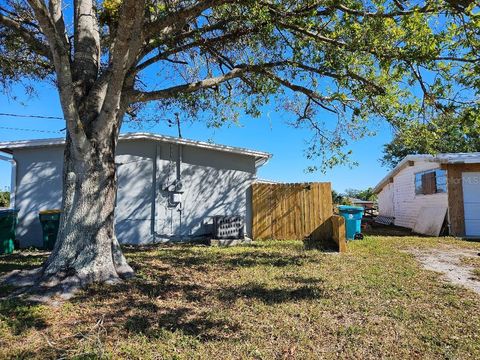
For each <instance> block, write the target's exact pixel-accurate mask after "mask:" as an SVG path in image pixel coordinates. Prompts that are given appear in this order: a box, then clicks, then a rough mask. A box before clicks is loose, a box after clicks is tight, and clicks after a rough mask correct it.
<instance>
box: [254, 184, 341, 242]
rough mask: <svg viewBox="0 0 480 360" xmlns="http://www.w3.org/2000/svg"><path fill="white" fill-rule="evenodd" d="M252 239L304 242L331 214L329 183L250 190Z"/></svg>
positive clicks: (260, 186) (285, 185) (265, 187)
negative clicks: (298, 240)
mask: <svg viewBox="0 0 480 360" xmlns="http://www.w3.org/2000/svg"><path fill="white" fill-rule="evenodd" d="M252 200H253V229H252V230H253V238H254V239H304V238H305V237H306V236H309V235H310V234H311V233H312V232H313V231H315V230H316V229H317V228H318V227H319V226H321V225H322V224H324V223H325V222H326V221H327V220H328V218H330V217H331V216H332V214H333V208H332V191H331V187H330V183H301V184H265V183H255V184H253V188H252Z"/></svg>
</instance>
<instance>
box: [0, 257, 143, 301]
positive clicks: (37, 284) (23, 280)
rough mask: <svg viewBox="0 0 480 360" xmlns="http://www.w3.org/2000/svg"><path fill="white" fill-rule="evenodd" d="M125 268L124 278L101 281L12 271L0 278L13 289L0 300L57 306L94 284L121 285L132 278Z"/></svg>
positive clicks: (33, 271)
mask: <svg viewBox="0 0 480 360" xmlns="http://www.w3.org/2000/svg"><path fill="white" fill-rule="evenodd" d="M127 267H128V268H123V271H124V274H125V275H126V276H125V277H123V276H122V277H120V275H119V276H117V277H113V276H110V277H109V278H107V279H105V280H103V281H90V280H89V278H88V277H81V276H79V275H70V274H69V275H67V274H65V273H63V274H62V273H59V274H56V275H53V276H48V275H47V276H46V275H45V274H44V272H43V270H44V268H43V267H39V268H35V269H32V270H13V271H11V272H10V273H8V274H6V275H4V276H2V277H0V285H7V286H12V287H14V290H13V292H12V293H10V294H9V295H8V296H4V297H2V296H0V300H6V299H12V298H19V297H21V298H22V299H25V300H27V301H31V302H34V303H42V304H48V305H58V304H59V303H61V302H63V301H67V300H70V299H71V298H73V297H74V296H75V295H77V294H78V293H79V292H80V291H81V290H83V289H85V288H86V287H87V286H88V285H91V284H93V283H94V282H97V283H104V284H109V285H114V284H118V283H122V282H123V279H127V278H131V277H133V276H134V273H133V270H132V269H131V267H130V266H129V265H128V264H127ZM90 279H91V278H90Z"/></svg>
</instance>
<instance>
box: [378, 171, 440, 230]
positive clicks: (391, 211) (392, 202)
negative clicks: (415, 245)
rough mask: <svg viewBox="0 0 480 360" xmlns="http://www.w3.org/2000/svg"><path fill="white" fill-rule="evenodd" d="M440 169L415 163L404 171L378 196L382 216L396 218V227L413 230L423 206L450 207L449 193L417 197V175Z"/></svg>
mask: <svg viewBox="0 0 480 360" xmlns="http://www.w3.org/2000/svg"><path fill="white" fill-rule="evenodd" d="M439 167H440V166H439V164H438V163H435V162H428V161H415V164H414V166H406V167H405V168H404V169H402V170H401V171H400V172H399V173H398V174H397V175H395V177H394V178H393V183H389V184H387V185H385V187H384V188H383V189H382V191H381V192H380V193H379V194H378V207H379V213H380V215H385V216H394V217H395V225H397V226H403V227H406V228H410V229H411V228H413V227H414V225H415V221H416V219H417V216H418V213H419V211H420V209H421V208H422V207H423V206H445V207H446V206H448V196H447V193H442V194H431V195H415V173H418V172H422V171H426V170H432V169H438V168H439Z"/></svg>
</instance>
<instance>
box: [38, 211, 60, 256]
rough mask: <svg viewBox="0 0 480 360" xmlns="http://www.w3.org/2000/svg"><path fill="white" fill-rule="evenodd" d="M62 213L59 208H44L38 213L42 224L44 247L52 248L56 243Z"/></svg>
mask: <svg viewBox="0 0 480 360" xmlns="http://www.w3.org/2000/svg"><path fill="white" fill-rule="evenodd" d="M61 213H62V212H61V211H60V210H58V209H53V210H44V211H40V212H39V213H38V217H39V219H40V224H42V231H43V248H44V249H47V250H52V249H53V247H54V245H55V241H56V240H57V234H58V227H59V225H60V214H61Z"/></svg>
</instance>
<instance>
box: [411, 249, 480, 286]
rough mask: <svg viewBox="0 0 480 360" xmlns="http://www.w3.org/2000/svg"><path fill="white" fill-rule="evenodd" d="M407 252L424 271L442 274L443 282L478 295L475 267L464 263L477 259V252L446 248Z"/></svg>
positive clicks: (479, 283) (479, 284) (478, 281)
mask: <svg viewBox="0 0 480 360" xmlns="http://www.w3.org/2000/svg"><path fill="white" fill-rule="evenodd" d="M408 252H409V253H411V254H413V255H414V256H415V257H416V258H417V260H418V261H419V262H420V263H421V264H422V265H423V267H424V268H425V269H427V270H432V271H436V272H439V273H442V274H443V278H444V279H445V280H447V281H449V282H451V283H453V284H455V285H460V286H464V287H466V288H469V289H471V290H473V291H475V292H476V293H477V294H480V280H479V279H478V277H476V276H475V271H476V270H475V267H473V266H471V265H469V263H468V261H465V259H476V258H479V257H480V256H479V252H478V251H476V250H466V249H457V248H453V247H446V248H443V249H422V250H419V249H410V250H408Z"/></svg>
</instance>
